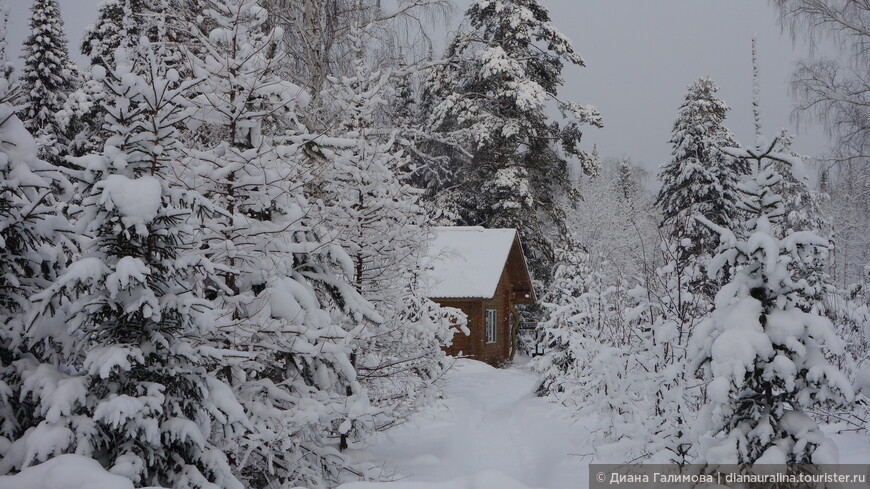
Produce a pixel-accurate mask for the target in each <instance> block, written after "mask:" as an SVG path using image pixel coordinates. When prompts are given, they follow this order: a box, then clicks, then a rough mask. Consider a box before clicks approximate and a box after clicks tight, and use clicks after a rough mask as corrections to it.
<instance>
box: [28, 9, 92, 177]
mask: <svg viewBox="0 0 870 489" xmlns="http://www.w3.org/2000/svg"><path fill="white" fill-rule="evenodd" d="M30 10H31V16H30V36H29V37H28V38H27V40H26V41H25V42H24V68H23V70H22V74H21V82H22V86H24V87H26V90H25V91H24V93H23V98H22V104H23V105H26V108H25V109H24V112H23V113H22V117H23V120H24V124H25V126H26V127H27V129H28V130H30V132H31V133H33V135H34V136H35V137H36V138H37V141H39V145H40V150H39V155H40V157H41V158H43V159H45V160H47V161H49V162H50V163H52V164H60V165H66V163H65V161H64V156H66V154H67V150H66V145H67V135H66V133H65V131H64V130H63V128H62V127H61V124H60V121H58V118H57V113H58V112H60V111H61V110H62V109H63V104H64V102H65V101H66V98H67V95H68V94H69V93H70V92H71V91H73V90H75V89H76V88H77V85H78V83H79V74H78V69H77V68H76V67H75V65H74V64H73V62H72V61H71V60H70V57H69V49H68V45H67V40H66V34H64V31H63V20H62V19H61V15H60V8H59V7H58V4H57V0H34V2H33V5H32V6H31V9H30Z"/></svg>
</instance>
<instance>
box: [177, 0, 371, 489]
mask: <svg viewBox="0 0 870 489" xmlns="http://www.w3.org/2000/svg"><path fill="white" fill-rule="evenodd" d="M205 7H206V8H204V9H203V10H202V11H201V13H202V18H200V19H196V18H192V19H188V23H186V24H185V26H186V27H187V30H188V31H189V33H191V35H192V36H193V38H192V41H191V42H190V43H188V44H186V46H185V52H184V56H185V59H184V62H185V65H186V66H187V67H189V69H190V71H191V74H192V76H193V77H195V78H196V79H198V80H202V81H201V83H199V84H198V85H196V87H194V88H192V90H191V92H190V98H191V107H192V108H193V110H194V111H193V118H192V119H191V121H190V122H189V123H188V131H187V139H188V141H190V142H191V148H189V149H188V150H187V157H186V158H185V161H184V170H183V171H181V172H179V174H178V175H177V178H178V179H179V182H180V183H181V184H183V185H187V186H189V187H192V188H196V189H197V190H199V191H200V192H201V193H202V194H204V195H206V196H208V197H210V198H211V199H212V200H213V201H214V202H215V203H216V204H217V205H218V206H220V207H221V208H223V209H225V210H226V213H225V214H224V215H219V216H215V217H214V218H212V219H209V220H207V221H206V222H205V225H204V229H203V230H202V233H201V242H202V246H203V247H204V248H205V252H206V253H207V254H208V256H209V257H210V259H211V260H212V261H213V262H214V263H215V264H216V266H217V267H218V269H219V270H220V272H221V275H220V277H219V278H218V279H217V280H214V281H212V282H210V283H209V284H207V285H208V288H209V295H210V297H212V298H213V301H214V303H215V304H216V305H217V307H219V308H220V310H221V311H223V315H222V317H221V318H220V319H219V324H220V334H218V335H215V337H214V338H213V339H212V342H213V343H214V345H215V346H216V347H218V348H222V349H228V350H231V351H235V352H240V353H239V354H236V355H229V356H228V357H227V358H226V359H225V360H224V361H223V362H222V368H221V377H222V379H224V380H225V381H226V382H227V383H229V384H230V385H231V386H232V389H233V392H234V393H235V395H236V396H237V397H238V398H239V400H240V401H241V403H242V405H243V406H244V408H245V410H246V412H247V413H249V416H250V418H251V422H252V425H253V426H254V429H253V431H252V432H250V433H249V434H247V435H245V437H243V439H241V440H239V441H235V440H231V439H230V440H227V444H226V445H225V446H224V450H225V451H226V452H227V453H229V454H230V456H231V457H232V459H233V460H234V461H235V463H236V464H237V467H236V468H237V471H238V473H239V474H240V477H241V478H242V479H243V480H244V482H245V484H246V485H247V486H248V487H254V488H260V487H269V486H271V485H273V484H275V483H277V484H279V485H286V486H291V487H292V486H296V485H304V486H306V487H311V488H322V487H328V486H331V485H335V484H336V483H337V482H338V481H339V479H340V478H341V477H345V476H346V475H347V474H346V472H345V471H346V470H348V469H349V468H352V464H351V462H350V461H349V460H348V459H347V458H346V457H345V456H344V455H343V454H342V453H341V452H340V450H339V449H340V448H343V447H341V442H342V441H344V442H346V443H349V444H350V443H353V442H354V441H355V440H356V439H357V438H358V437H360V436H361V435H362V434H363V433H365V432H367V431H368V430H369V426H370V425H371V420H372V416H373V414H374V412H373V410H372V409H371V407H370V405H369V401H368V398H367V395H366V393H365V390H364V389H363V388H362V387H361V385H360V383H359V380H358V378H357V376H356V370H355V367H354V361H353V357H352V354H353V344H354V340H355V338H358V337H361V336H365V331H366V327H367V325H368V324H371V323H373V322H376V321H379V320H380V319H381V318H380V316H379V315H378V313H377V312H376V311H375V310H374V308H373V307H372V306H371V304H370V303H368V302H367V301H365V300H364V299H363V298H362V297H361V296H360V294H359V292H358V291H357V290H356V288H355V287H354V285H353V284H352V283H351V282H350V281H349V279H348V277H352V276H353V270H354V264H353V261H352V260H351V258H350V257H349V256H348V254H347V253H346V252H345V251H344V250H343V249H342V248H341V246H339V245H338V243H337V242H336V234H337V233H336V231H335V230H334V229H332V228H331V226H330V223H329V222H328V221H327V220H326V219H325V215H324V213H323V210H322V207H321V205H320V203H319V202H318V201H317V200H316V199H315V198H314V197H315V195H313V194H312V193H311V192H313V191H314V190H313V188H314V187H316V186H317V185H318V183H320V182H318V181H317V179H316V178H315V177H314V175H316V174H317V173H318V172H321V171H324V169H325V168H326V167H327V165H328V164H329V161H328V160H327V159H326V156H325V155H326V154H327V153H328V151H326V150H324V149H321V147H320V144H319V140H320V139H321V138H319V137H318V136H317V135H312V134H310V133H309V132H308V130H307V128H306V127H305V126H303V124H302V123H301V122H300V117H299V114H300V111H301V110H302V109H303V107H304V106H305V104H306V102H307V101H308V100H307V98H308V97H307V95H306V93H305V92H304V90H302V89H301V88H300V87H298V86H296V85H294V84H292V83H290V82H288V81H286V80H285V79H283V78H282V77H281V76H280V74H279V69H280V67H281V63H282V59H283V58H282V53H283V52H284V51H283V49H282V45H281V44H280V39H281V36H280V29H277V28H276V27H274V25H273V23H272V22H271V21H270V17H269V14H268V12H267V10H266V9H264V8H262V7H261V6H260V5H259V3H258V2H256V1H251V0H220V1H218V0H213V1H208V2H205Z"/></svg>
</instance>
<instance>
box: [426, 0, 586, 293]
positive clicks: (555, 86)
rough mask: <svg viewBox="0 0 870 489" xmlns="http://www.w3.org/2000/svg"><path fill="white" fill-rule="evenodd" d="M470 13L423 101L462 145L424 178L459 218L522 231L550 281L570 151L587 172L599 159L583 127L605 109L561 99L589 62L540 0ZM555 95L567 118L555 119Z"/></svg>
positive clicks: (439, 126)
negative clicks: (571, 69) (568, 70)
mask: <svg viewBox="0 0 870 489" xmlns="http://www.w3.org/2000/svg"><path fill="white" fill-rule="evenodd" d="M465 19H466V24H467V25H468V28H467V29H465V30H463V31H462V32H460V33H459V34H457V35H456V37H455V38H454V39H453V41H452V42H451V43H450V45H449V46H448V48H447V52H446V54H445V56H444V57H445V62H444V63H443V64H439V65H438V66H437V67H436V68H435V69H434V70H433V72H432V74H431V76H430V77H429V79H428V80H427V81H426V84H425V87H424V94H423V105H422V107H421V110H423V111H424V113H425V114H427V115H428V121H427V127H428V128H430V129H431V130H432V131H433V132H434V133H436V134H439V135H446V136H447V137H444V136H441V137H440V138H438V139H447V140H450V139H453V140H456V141H458V142H459V143H460V145H461V152H459V153H457V152H456V151H454V150H448V151H447V152H445V153H444V154H445V155H446V156H448V158H446V159H439V160H435V162H434V163H435V164H436V165H437V164H438V162H444V161H446V162H448V164H447V166H448V168H447V169H446V170H442V169H438V168H430V169H428V170H429V172H428V174H429V175H430V178H429V179H428V181H426V178H425V176H424V177H423V180H424V181H422V182H421V185H424V186H426V188H427V190H428V191H429V192H430V194H432V195H438V194H442V195H439V197H438V198H439V199H440V200H442V201H443V200H447V201H448V202H447V206H448V208H449V210H450V211H452V212H455V213H456V214H457V215H458V218H459V219H458V223H460V224H466V225H485V226H488V227H515V228H518V229H519V231H520V234H521V235H522V236H523V240H524V242H525V243H526V245H527V253H528V255H529V260H530V266H531V269H532V273H533V275H534V277H535V278H536V279H538V280H542V281H543V282H544V283H546V282H548V281H549V279H550V278H551V277H552V273H553V263H554V255H553V253H554V249H555V248H556V247H558V246H561V245H562V244H563V243H562V242H563V241H565V240H566V238H567V235H568V233H567V229H566V228H565V224H564V219H565V218H564V215H563V213H562V211H561V210H560V207H559V206H558V205H557V201H558V199H559V198H560V197H561V196H564V195H565V194H566V193H567V192H568V191H569V190H568V189H569V188H570V185H569V183H568V168H567V164H566V160H565V158H564V157H563V154H564V155H567V156H573V157H577V158H579V159H580V162H581V164H582V165H583V169H584V171H586V172H592V171H594V168H595V166H596V165H597V161H593V160H592V158H591V157H590V155H589V154H587V153H586V152H584V151H583V150H581V149H580V148H579V146H578V144H579V142H580V138H581V131H580V128H581V126H583V125H586V124H591V125H594V126H600V125H601V119H600V117H599V115H598V112H597V110H595V109H594V108H593V107H588V106H587V107H582V106H580V105H578V104H576V103H574V102H563V101H561V100H560V99H559V98H558V96H557V95H558V90H559V88H560V87H561V85H562V83H563V80H562V75H561V72H562V69H563V67H564V65H565V64H573V65H576V66H584V62H583V59H582V58H581V57H580V55H579V54H577V53H576V52H575V51H574V48H573V46H572V45H571V42H570V40H569V39H568V38H566V37H565V36H564V35H562V34H561V33H560V32H558V31H557V30H556V29H555V28H554V27H553V26H552V25H551V24H550V15H549V12H548V11H547V9H546V8H545V7H543V6H542V5H540V3H539V2H537V1H536V0H509V1H493V0H477V1H475V2H472V4H471V6H470V7H469V8H468V10H467V11H466V13H465ZM548 101H554V102H555V104H556V105H557V106H558V107H559V109H560V110H561V111H562V113H563V114H566V118H567V119H568V121H567V122H566V123H564V124H560V123H559V122H556V121H552V120H551V119H550V118H549V117H548V116H547V114H546V111H545V105H546V104H547V102H548ZM562 152H564V153H562ZM432 175H446V176H447V177H448V178H447V179H446V180H444V181H441V182H438V181H433V180H432V178H431V176H432Z"/></svg>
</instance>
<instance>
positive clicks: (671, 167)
mask: <svg viewBox="0 0 870 489" xmlns="http://www.w3.org/2000/svg"><path fill="white" fill-rule="evenodd" d="M718 90H719V87H718V86H717V85H716V83H715V82H714V81H713V80H712V79H711V78H709V77H705V78H701V79H699V80H698V81H696V82H695V83H693V84H692V85H690V86H689V90H688V93H687V94H686V98H685V100H684V101H683V103H682V104H681V105H680V109H679V115H678V117H677V120H676V121H675V122H674V127H673V131H672V135H671V140H670V143H671V145H672V146H673V150H672V152H671V154H672V155H673V156H672V157H671V160H670V161H669V162H668V163H665V164H664V165H662V167H661V170H660V173H659V181H660V182H661V189H660V190H659V193H658V197H657V198H656V205H657V206H658V207H659V209H660V211H661V213H662V226H663V227H665V229H666V230H667V232H668V233H669V235H670V237H671V238H672V240H673V241H674V242H676V243H680V244H681V250H680V254H681V255H683V256H682V257H681V258H687V259H688V258H690V257H692V258H693V260H692V261H695V262H701V261H703V260H704V258H703V257H704V256H709V255H711V254H712V253H713V252H714V251H715V249H716V244H717V243H718V240H717V237H716V235H715V233H713V232H712V231H710V230H709V229H707V228H706V227H705V226H702V225H701V224H700V223H698V222H696V221H695V219H694V216H695V215H699V214H700V215H702V216H704V217H706V218H707V219H709V220H710V221H711V222H713V223H715V224H717V225H720V226H731V225H733V224H734V223H735V222H736V221H737V219H738V213H739V209H738V201H739V198H740V197H739V195H738V193H737V190H736V184H737V182H738V181H739V179H740V176H741V175H743V174H745V173H746V168H745V164H743V163H741V162H740V161H739V160H735V159H734V158H732V157H731V156H729V155H728V154H727V153H725V152H723V151H722V148H727V147H737V146H738V143H737V141H736V139H735V138H734V136H733V135H732V134H731V131H729V130H728V129H727V128H726V127H725V126H723V125H722V123H723V122H724V120H725V116H726V115H727V113H728V110H729V109H730V108H729V107H728V105H727V104H725V102H723V101H722V100H721V99H719V98H718V97H717V96H716V93H717V92H718ZM701 280H702V281H703V279H701Z"/></svg>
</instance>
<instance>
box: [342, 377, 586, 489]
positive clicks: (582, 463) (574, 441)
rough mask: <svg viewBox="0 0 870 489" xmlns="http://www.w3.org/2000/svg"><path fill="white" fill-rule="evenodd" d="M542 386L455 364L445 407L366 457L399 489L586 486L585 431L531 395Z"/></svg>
mask: <svg viewBox="0 0 870 489" xmlns="http://www.w3.org/2000/svg"><path fill="white" fill-rule="evenodd" d="M539 382H540V380H539V379H538V378H537V377H536V376H534V375H532V374H530V373H528V372H525V371H523V370H520V369H516V368H506V369H496V368H493V367H490V366H489V365H486V364H483V363H480V362H476V361H473V360H459V361H457V363H456V366H455V368H454V370H453V371H452V372H450V374H449V376H448V379H447V388H446V391H445V402H444V405H443V406H441V407H440V408H435V409H432V410H429V411H427V412H425V413H421V414H419V415H418V416H416V417H415V420H414V422H413V423H409V424H408V425H405V426H402V427H399V428H396V429H393V430H390V431H389V432H387V433H385V434H383V435H381V436H380V437H379V438H378V439H377V440H376V441H375V442H374V444H373V446H371V447H370V448H369V449H368V452H369V453H370V454H371V455H372V456H373V458H374V459H375V460H381V461H385V463H386V464H387V466H388V467H394V468H395V470H396V471H397V472H398V474H399V475H400V477H401V478H404V481H405V482H403V483H400V484H398V485H396V488H397V489H402V488H403V487H409V488H415V489H416V488H418V487H425V488H427V489H428V488H430V487H431V488H432V489H441V488H442V487H453V486H454V484H457V482H458V480H460V479H461V480H462V485H461V486H459V487H463V488H465V487H469V488H474V489H477V488H478V487H480V488H482V489H486V488H494V487H498V488H507V489H513V488H516V489H525V488H542V489H578V488H582V487H586V478H587V466H586V464H587V463H588V458H584V457H581V456H580V455H579V454H582V453H588V452H590V450H591V449H590V448H589V447H588V445H587V443H586V440H587V439H588V436H587V435H588V434H587V431H586V430H585V428H584V426H582V425H581V424H578V423H575V422H574V421H573V420H570V419H567V418H566V417H565V415H564V413H562V412H560V411H559V409H558V408H557V407H556V406H553V405H552V404H550V403H549V402H547V401H546V400H544V399H541V398H539V397H537V396H535V389H537V387H538V384H539ZM410 481H414V482H413V483H411V482H410ZM447 481H453V483H452V484H450V485H442V484H438V483H444V482H447ZM418 483H431V485H429V484H425V485H420V484H418ZM495 484H497V485H495ZM349 486H350V487H351V488H353V487H357V486H355V485H349ZM457 486H458V484H457ZM358 487H360V488H362V487H366V486H364V485H360V486H358ZM386 487H392V486H386Z"/></svg>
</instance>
